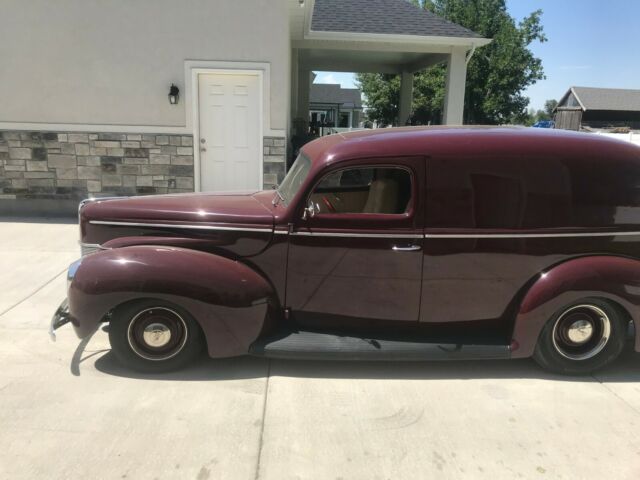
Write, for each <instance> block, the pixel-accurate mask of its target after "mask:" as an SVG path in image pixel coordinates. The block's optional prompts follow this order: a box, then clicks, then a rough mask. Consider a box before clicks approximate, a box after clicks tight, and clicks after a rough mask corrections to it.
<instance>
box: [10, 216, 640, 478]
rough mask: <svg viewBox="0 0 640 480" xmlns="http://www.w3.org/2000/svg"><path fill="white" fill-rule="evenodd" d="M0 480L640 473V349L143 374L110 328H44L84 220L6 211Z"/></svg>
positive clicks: (205, 366)
mask: <svg viewBox="0 0 640 480" xmlns="http://www.w3.org/2000/svg"><path fill="white" fill-rule="evenodd" d="M0 232H1V235H0V262H1V265H2V269H0V478H2V479H4V478H11V479H17V478H29V479H32V478H47V479H58V478H109V479H124V478H129V479H146V478H149V479H155V478H158V479H165V478H192V479H199V480H204V479H258V478H259V479H274V480H281V479H297V478H303V479H304V478H315V479H323V480H324V479H336V480H337V479H414V478H415V479H429V478H437V479H441V478H456V479H457V478H473V479H483V478H486V479H492V480H493V479H498V478H505V479H513V478H565V479H577V478H593V479H601V478H611V479H625V478H626V479H637V478H640V383H639V382H640V355H638V354H635V353H633V352H632V351H631V350H630V349H628V351H627V352H625V354H624V356H623V358H622V359H621V360H620V361H618V362H617V363H616V364H615V365H614V366H612V367H611V368H609V369H608V370H606V371H604V372H602V373H601V374H599V375H597V376H596V377H586V378H562V377H556V376H552V375H549V374H546V373H544V372H543V371H541V370H540V369H539V368H538V367H537V366H536V365H535V364H533V362H531V361H528V360H526V361H511V362H462V363H396V364H379V363H321V362H285V361H266V360H261V359H255V358H249V357H247V358H237V359H228V360H207V359H203V361H202V362H201V363H199V364H198V365H196V366H194V367H192V368H190V369H188V370H185V371H182V372H178V373H174V374H170V375H163V376H155V377H145V376H142V375H138V374H134V373H131V372H129V371H126V370H124V369H122V368H120V367H119V365H118V364H117V363H116V362H115V361H114V359H113V358H112V356H111V354H110V353H109V344H108V340H107V336H106V334H105V333H104V332H102V331H100V332H98V333H97V334H95V335H94V336H93V337H92V338H91V339H90V340H89V341H88V342H79V341H78V339H77V338H76V337H75V336H74V334H73V332H72V329H71V328H70V327H63V328H62V329H61V330H60V331H59V335H58V341H57V342H56V343H51V342H50V341H49V340H48V337H47V332H46V331H47V327H48V323H49V319H50V316H51V314H52V313H53V311H54V309H55V308H56V307H57V305H58V303H59V302H60V301H61V300H62V298H63V297H64V290H65V276H64V271H65V269H66V266H67V265H68V264H69V263H70V262H72V261H73V260H74V259H76V258H77V257H78V255H79V252H78V246H77V237H78V229H77V226H76V225H75V224H74V223H45V222H43V223H38V222H34V221H33V220H31V221H29V222H27V221H24V222H20V221H13V222H12V221H7V220H5V221H0Z"/></svg>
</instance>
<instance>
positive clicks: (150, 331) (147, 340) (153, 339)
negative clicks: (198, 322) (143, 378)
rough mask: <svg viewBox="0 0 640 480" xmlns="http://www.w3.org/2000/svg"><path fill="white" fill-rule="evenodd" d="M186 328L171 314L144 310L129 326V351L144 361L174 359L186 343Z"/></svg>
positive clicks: (161, 308) (163, 311)
mask: <svg viewBox="0 0 640 480" xmlns="http://www.w3.org/2000/svg"><path fill="white" fill-rule="evenodd" d="M187 335H188V331H187V324H186V322H185V321H184V319H183V318H182V317H181V316H180V315H179V314H178V313H177V312H176V311H174V310H172V309H170V308H166V307H153V308H146V309H144V310H142V311H140V312H138V313H137V314H136V315H135V316H134V317H133V318H132V319H131V321H130V322H129V328H128V331H127V340H128V341H129V346H130V347H131V350H133V351H134V352H135V354H136V355H138V356H139V357H142V358H144V359H146V360H153V361H160V360H168V359H169V358H172V357H175V356H176V355H177V354H178V353H180V351H182V349H183V348H184V346H185V344H186V343H187Z"/></svg>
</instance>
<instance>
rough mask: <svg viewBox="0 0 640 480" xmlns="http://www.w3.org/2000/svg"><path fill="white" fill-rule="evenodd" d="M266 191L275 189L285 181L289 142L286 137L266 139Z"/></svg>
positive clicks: (263, 145)
mask: <svg viewBox="0 0 640 480" xmlns="http://www.w3.org/2000/svg"><path fill="white" fill-rule="evenodd" d="M262 142H263V143H262V148H263V149H264V152H263V154H264V168H263V170H264V187H263V188H264V189H269V188H274V187H275V186H276V185H278V184H279V183H280V182H282V180H283V179H284V175H285V171H286V158H287V141H286V139H285V138H284V137H264V138H263V139H262Z"/></svg>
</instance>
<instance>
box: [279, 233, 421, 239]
mask: <svg viewBox="0 0 640 480" xmlns="http://www.w3.org/2000/svg"><path fill="white" fill-rule="evenodd" d="M291 235H295V236H304V237H341V238H349V237H353V238H423V235H421V234H415V233H405V234H400V233H339V232H293V233H292V234H291Z"/></svg>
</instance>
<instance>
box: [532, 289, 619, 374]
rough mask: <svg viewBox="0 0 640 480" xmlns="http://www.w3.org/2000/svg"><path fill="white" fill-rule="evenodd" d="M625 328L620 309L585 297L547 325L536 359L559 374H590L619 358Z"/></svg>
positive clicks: (534, 356)
mask: <svg viewBox="0 0 640 480" xmlns="http://www.w3.org/2000/svg"><path fill="white" fill-rule="evenodd" d="M626 327H627V322H626V320H625V317H624V314H623V312H621V311H620V309H619V308H616V307H615V306H614V305H612V304H610V303H609V302H607V301H604V300H600V299H598V298H585V299H583V300H580V301H578V302H574V303H572V304H569V305H567V306H565V307H563V308H562V309H560V311H558V312H557V313H556V314H555V315H554V316H553V317H552V318H551V319H550V320H549V321H548V322H547V324H546V325H545V327H544V328H543V330H542V332H541V333H540V337H539V338H538V344H537V345H536V349H535V352H534V354H533V358H534V359H535V361H536V362H538V364H540V365H541V366H542V367H544V368H546V369H547V370H551V371H553V372H556V373H561V374H565V375H584V374H588V373H591V372H593V371H595V370H598V369H600V368H602V367H604V366H605V365H608V364H609V363H611V362H613V361H614V360H615V359H616V358H617V357H618V355H620V352H622V349H623V347H624V341H625V335H626V330H627V328H626Z"/></svg>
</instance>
